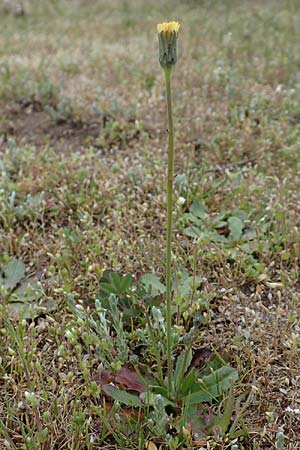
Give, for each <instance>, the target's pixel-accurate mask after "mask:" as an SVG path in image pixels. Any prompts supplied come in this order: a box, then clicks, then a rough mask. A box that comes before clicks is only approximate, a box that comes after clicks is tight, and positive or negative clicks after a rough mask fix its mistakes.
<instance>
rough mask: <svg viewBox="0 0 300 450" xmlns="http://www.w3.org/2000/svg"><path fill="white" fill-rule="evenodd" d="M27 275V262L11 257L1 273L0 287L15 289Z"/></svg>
mask: <svg viewBox="0 0 300 450" xmlns="http://www.w3.org/2000/svg"><path fill="white" fill-rule="evenodd" d="M24 276H25V264H24V263H23V262H22V261H19V260H18V259H11V260H10V261H9V262H8V263H7V264H6V266H5V267H4V269H3V275H1V274H0V288H1V287H4V288H5V289H6V290H7V289H14V288H15V287H16V286H17V284H18V283H19V282H20V281H21V280H22V278H24Z"/></svg>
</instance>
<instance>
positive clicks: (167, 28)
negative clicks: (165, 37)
mask: <svg viewBox="0 0 300 450" xmlns="http://www.w3.org/2000/svg"><path fill="white" fill-rule="evenodd" d="M179 28H180V23H179V22H163V23H159V24H157V32H158V33H173V32H175V33H178V31H179Z"/></svg>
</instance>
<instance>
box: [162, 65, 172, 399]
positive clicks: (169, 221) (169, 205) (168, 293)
mask: <svg viewBox="0 0 300 450" xmlns="http://www.w3.org/2000/svg"><path fill="white" fill-rule="evenodd" d="M164 72H165V79H166V91H167V104H168V129H169V151H168V179H167V252H166V325H167V362H168V395H169V397H171V396H172V393H173V365H172V305H171V300H172V298H171V297H172V294H171V289H172V285H171V284H172V281H171V263H172V261H171V259H172V211H173V176H174V128H173V114H172V96H171V67H166V68H165V70H164Z"/></svg>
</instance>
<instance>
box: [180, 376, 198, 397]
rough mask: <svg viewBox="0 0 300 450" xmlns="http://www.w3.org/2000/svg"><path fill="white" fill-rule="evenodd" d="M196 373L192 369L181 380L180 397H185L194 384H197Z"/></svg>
mask: <svg viewBox="0 0 300 450" xmlns="http://www.w3.org/2000/svg"><path fill="white" fill-rule="evenodd" d="M197 375H198V373H197V371H196V370H195V369H192V370H191V371H190V372H189V373H188V374H187V375H186V376H185V377H184V379H183V380H182V383H181V388H180V391H179V395H180V397H186V396H187V395H188V394H189V393H190V392H191V390H192V388H193V386H194V385H195V383H197Z"/></svg>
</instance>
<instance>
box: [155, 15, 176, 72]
mask: <svg viewBox="0 0 300 450" xmlns="http://www.w3.org/2000/svg"><path fill="white" fill-rule="evenodd" d="M179 28H180V24H179V23H178V22H163V23H159V24H158V25H157V32H158V40H159V62H160V65H161V66H162V67H163V68H166V67H171V66H173V65H174V64H176V61H177V35H178V31H179Z"/></svg>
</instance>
